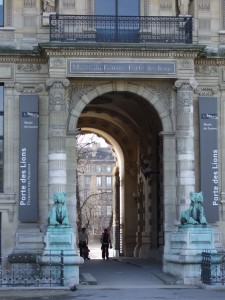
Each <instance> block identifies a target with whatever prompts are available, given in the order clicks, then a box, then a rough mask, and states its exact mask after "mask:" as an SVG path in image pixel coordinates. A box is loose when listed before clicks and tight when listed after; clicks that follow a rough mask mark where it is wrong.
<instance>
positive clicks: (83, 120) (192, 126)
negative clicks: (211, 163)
mask: <svg viewBox="0 0 225 300" xmlns="http://www.w3.org/2000/svg"><path fill="white" fill-rule="evenodd" d="M17 2H18V3H17ZM223 2H224V1H219V0H213V1H208V0H204V1H203V0H201V1H200V0H199V1H188V0H187V1H175V0H167V1H164V0H161V1H158V2H157V1H153V0H142V1H140V6H141V7H140V14H141V16H143V17H163V16H172V17H175V16H176V17H178V16H179V14H182V15H192V16H193V17H194V19H193V20H192V23H193V31H192V33H193V36H192V43H189V44H184V43H181V44H179V43H177V44H174V43H171V44H170V43H169V42H168V41H166V43H163V45H162V44H160V41H161V39H162V40H163V37H160V35H158V36H157V38H158V41H159V43H158V44H157V43H156V42H154V43H151V42H145V43H133V44H132V43H111V42H108V41H107V42H105V43H98V42H93V41H91V42H90V41H88V42H84V41H82V42H80V41H79V40H76V41H72V42H71V40H70V37H68V36H66V35H64V40H63V41H62V40H59V41H57V42H51V41H50V27H49V15H51V14H53V15H54V14H55V13H57V16H58V15H61V14H68V12H71V14H72V15H73V14H74V15H76V16H83V15H92V14H93V13H94V2H93V1H91V0H90V1H89V0H87V1H84V0H76V1H74V0H71V1H53V2H52V5H50V2H49V4H48V5H50V6H51V7H50V6H48V7H47V3H46V6H45V3H43V2H42V1H10V0H6V1H5V2H4V3H5V10H4V11H5V23H4V26H3V27H1V29H0V43H1V45H2V47H1V50H0V78H1V81H0V83H2V85H3V86H4V114H3V112H2V114H1V116H3V115H4V151H5V153H4V155H3V156H2V157H4V159H3V160H2V163H3V164H4V173H3V177H4V180H3V182H4V183H3V186H2V187H1V188H2V193H1V194H0V216H1V218H2V220H3V221H4V222H2V224H3V226H2V231H1V241H2V253H3V254H9V253H11V252H12V251H18V252H20V251H25V250H27V249H28V250H29V251H31V252H40V251H42V250H43V234H44V232H45V226H46V223H47V215H48V210H49V209H50V207H51V205H52V195H53V193H54V192H66V193H67V195H68V206H69V209H68V211H69V215H70V220H72V223H73V224H72V225H73V228H74V235H75V236H76V234H77V233H76V178H75V173H76V172H75V169H76V158H77V157H76V151H75V143H76V135H77V133H78V132H80V130H81V131H82V132H94V133H96V134H98V135H100V136H102V137H104V138H105V139H106V140H107V141H108V142H109V143H110V145H111V146H112V148H113V150H114V152H115V155H116V157H117V168H116V170H117V171H116V172H115V173H114V175H113V176H114V189H115V190H114V195H113V199H114V212H115V216H114V234H113V236H114V239H115V240H114V241H113V242H114V244H115V245H116V249H115V250H116V252H115V254H116V255H120V254H122V255H127V256H136V257H157V259H159V260H161V261H162V264H163V267H164V269H165V270H166V269H167V260H166V258H167V257H168V256H169V253H170V250H171V244H170V242H171V238H172V237H173V234H174V231H175V230H176V229H177V225H178V223H179V219H180V212H181V211H182V210H184V209H185V208H187V207H189V193H190V192H191V191H196V190H200V188H201V187H200V177H201V176H202V174H200V155H201V153H200V150H199V143H200V137H199V126H200V125H199V115H198V113H199V108H198V105H199V97H205V98H208V97H214V98H215V99H216V103H217V110H218V120H219V122H218V134H217V137H218V160H219V162H220V163H219V168H218V182H219V183H218V189H219V207H218V209H219V220H218V222H215V223H212V224H211V226H212V227H213V229H214V233H215V237H216V238H215V246H216V247H217V248H221V247H222V248H224V247H225V244H224V240H225V237H224V231H225V223H224V222H225V217H224V212H225V200H224V198H225V197H224V193H225V191H224V190H225V186H224V180H223V178H224V176H225V164H224V161H225V150H224V149H225V139H224V137H223V135H224V130H223V128H224V124H225V117H224V116H225V101H224V99H225V92H224V91H225V75H224V74H225V58H224V32H223V30H222V29H224V28H222V27H223V26H222V25H221V24H224V20H223V16H224V15H225V13H224V11H225V6H224V3H223ZM222 4H223V5H222ZM183 5H184V6H183ZM220 5H221V6H220ZM222 12H223V13H222ZM46 18H47V22H44V21H43V20H45V21H46ZM182 18H184V17H182ZM185 18H186V17H185ZM182 20H183V19H182ZM54 22H55V21H54ZM54 22H53V23H52V24H51V26H53V25H54V26H55V24H56V23H54ZM62 22H63V21H62ZM13 24H14V25H15V28H14V27H11V26H12V25H13ZM17 24H18V25H17ZM17 26H20V27H18V28H17ZM88 26H89V27H90V28H89V27H88V28H86V29H87V30H89V31H90V29H91V30H92V33H93V32H94V33H95V30H93V28H92V27H93V23H92V22H90V23H88ZM221 26H222V27H221ZM62 28H63V27H60V28H58V34H60V33H61V30H62ZM147 29H148V26H145V30H147ZM76 30H78V29H77V28H76ZM79 30H81V29H79ZM79 30H78V31H79ZM80 33H81V31H80ZM73 64H74V65H75V67H76V68H75V71H74V70H73V68H72V67H73V66H74V65H73ZM106 70H107V71H106ZM21 95H26V96H38V99H39V114H38V117H39V141H38V147H39V148H38V149H39V154H38V157H37V162H38V168H39V173H38V175H37V176H38V198H39V221H38V222H36V223H35V224H32V225H31V224H19V221H18V220H19V213H18V207H19V198H18V197H19V196H18V194H19V191H18V190H19V178H18V173H19V172H18V171H19V170H18V149H19V145H20V141H19V121H20V117H21V115H20V111H19V99H20V96H21ZM29 113H31V114H32V112H29ZM12 174H13V175H12ZM131 219H132V222H130V220H131ZM18 224H19V225H18ZM30 231H31V232H32V233H33V232H35V237H37V242H36V241H35V240H34V238H33V237H32V236H31V235H30ZM9 233H10V234H9ZM9 236H10V238H8V237H9ZM14 236H16V238H15V240H14V238H13V237H14ZM76 251H77V250H76V247H75V252H76ZM181 279H182V278H181Z"/></svg>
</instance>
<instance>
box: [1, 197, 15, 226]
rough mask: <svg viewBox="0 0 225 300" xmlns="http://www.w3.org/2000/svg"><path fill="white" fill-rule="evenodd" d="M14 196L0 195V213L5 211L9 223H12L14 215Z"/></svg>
mask: <svg viewBox="0 0 225 300" xmlns="http://www.w3.org/2000/svg"><path fill="white" fill-rule="evenodd" d="M15 204H16V201H15V194H14V193H12V194H11V193H9V194H7V193H3V194H0V211H6V212H7V213H8V220H9V222H13V218H14V213H15Z"/></svg>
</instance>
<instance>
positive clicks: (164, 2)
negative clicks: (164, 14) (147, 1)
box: [160, 0, 173, 11]
mask: <svg viewBox="0 0 225 300" xmlns="http://www.w3.org/2000/svg"><path fill="white" fill-rule="evenodd" d="M172 9H173V2H172V0H160V11H162V10H164V11H171V10H172Z"/></svg>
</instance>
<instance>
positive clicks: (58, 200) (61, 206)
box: [48, 193, 69, 225]
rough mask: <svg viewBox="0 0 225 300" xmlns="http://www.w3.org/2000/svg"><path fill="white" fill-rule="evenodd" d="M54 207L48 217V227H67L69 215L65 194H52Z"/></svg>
mask: <svg viewBox="0 0 225 300" xmlns="http://www.w3.org/2000/svg"><path fill="white" fill-rule="evenodd" d="M53 200H54V205H53V207H52V209H51V211H50V212H49V215H48V224H49V225H69V215H68V211H67V208H66V193H54V194H53Z"/></svg>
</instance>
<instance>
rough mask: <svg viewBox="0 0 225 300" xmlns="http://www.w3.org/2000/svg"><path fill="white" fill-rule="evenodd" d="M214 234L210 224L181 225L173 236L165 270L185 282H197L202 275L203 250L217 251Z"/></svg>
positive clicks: (165, 258) (166, 257)
mask: <svg viewBox="0 0 225 300" xmlns="http://www.w3.org/2000/svg"><path fill="white" fill-rule="evenodd" d="M213 236H214V235H213V228H212V227H210V226H208V225H183V226H182V225H179V227H178V231H177V232H176V233H174V234H172V236H171V251H170V253H168V254H165V256H164V261H165V264H164V272H166V273H170V274H172V275H175V276H177V277H178V278H179V282H182V283H184V284H194V283H196V281H198V280H200V276H201V261H202V252H203V251H205V250H207V251H210V252H211V253H216V250H215V246H214V242H213Z"/></svg>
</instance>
